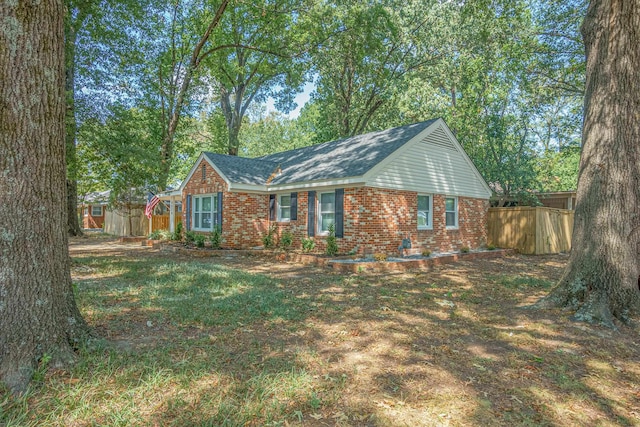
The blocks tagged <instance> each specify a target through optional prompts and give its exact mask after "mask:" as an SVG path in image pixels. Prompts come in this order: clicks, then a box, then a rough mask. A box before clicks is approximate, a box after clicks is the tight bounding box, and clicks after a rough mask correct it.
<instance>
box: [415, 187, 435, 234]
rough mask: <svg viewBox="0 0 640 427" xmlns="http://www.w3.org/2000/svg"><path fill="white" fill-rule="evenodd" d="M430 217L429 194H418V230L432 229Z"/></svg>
mask: <svg viewBox="0 0 640 427" xmlns="http://www.w3.org/2000/svg"><path fill="white" fill-rule="evenodd" d="M431 218H432V217H431V196H429V195H423V194H418V230H430V229H432V228H433V223H432V221H431Z"/></svg>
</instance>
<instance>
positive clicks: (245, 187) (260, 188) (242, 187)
mask: <svg viewBox="0 0 640 427" xmlns="http://www.w3.org/2000/svg"><path fill="white" fill-rule="evenodd" d="M229 191H238V192H244V193H266V192H267V191H269V190H268V188H267V186H266V185H257V184H240V183H236V182H234V183H229Z"/></svg>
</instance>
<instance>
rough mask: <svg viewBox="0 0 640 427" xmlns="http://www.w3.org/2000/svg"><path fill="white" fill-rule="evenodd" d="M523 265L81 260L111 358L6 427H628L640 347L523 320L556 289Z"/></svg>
mask: <svg viewBox="0 0 640 427" xmlns="http://www.w3.org/2000/svg"><path fill="white" fill-rule="evenodd" d="M523 259H525V258H522V257H521V258H514V259H513V260H511V261H508V262H503V263H501V262H499V261H483V262H478V263H473V262H469V263H462V264H460V265H459V266H451V267H448V268H447V269H442V270H438V271H435V272H431V273H426V274H425V273H416V274H399V275H363V276H358V275H349V276H341V275H337V274H333V273H328V272H327V270H322V269H314V268H309V267H300V266H295V265H289V266H286V268H284V269H282V268H281V269H280V270H278V269H277V268H280V267H282V265H275V264H270V263H269V262H265V263H264V264H263V265H259V263H256V264H254V266H253V270H255V271H263V272H264V273H261V274H255V273H249V272H246V271H242V270H239V269H237V268H232V267H230V266H222V265H218V264H216V263H215V260H214V261H213V262H201V261H199V262H195V261H185V262H175V261H173V260H170V259H163V258H146V259H135V258H102V257H84V258H75V262H74V264H75V266H76V267H77V268H78V270H79V271H81V272H83V274H84V276H83V277H84V278H82V279H81V280H77V281H76V284H77V288H78V299H79V303H80V306H81V307H82V309H83V312H84V313H85V315H86V316H87V317H88V318H89V319H90V321H91V323H92V324H94V325H97V326H98V327H99V329H100V330H101V331H104V332H105V336H107V338H108V339H110V340H111V342H112V343H115V344H113V345H109V346H106V347H99V348H96V349H93V350H91V351H88V352H87V353H86V354H85V355H84V357H83V358H82V359H81V360H82V361H81V363H80V365H79V366H78V367H77V368H76V369H74V371H73V372H72V373H71V374H60V376H59V377H57V376H53V377H51V378H48V379H46V380H45V381H44V383H43V384H42V389H41V393H40V396H38V397H36V398H33V399H32V400H31V401H30V402H31V403H30V404H29V405H27V406H28V408H27V409H25V408H24V407H21V408H20V407H15V408H14V407H12V408H10V409H11V410H10V411H9V412H5V413H6V414H8V416H9V417H13V418H12V419H18V418H19V417H20V416H22V418H21V419H22V420H25V419H32V420H36V422H34V423H33V425H35V424H37V423H40V424H42V423H46V422H49V423H51V424H56V423H57V424H86V423H88V422H89V420H90V421H91V422H92V423H96V424H102V425H106V424H113V425H117V424H119V425H230V426H231V425H233V426H235V425H282V424H284V423H285V421H286V422H287V423H288V424H290V425H295V424H298V425H327V424H328V425H478V426H480V425H570V424H573V425H588V424H592V425H593V424H603V425H606V424H610V425H633V424H634V423H635V422H637V421H638V420H637V419H634V418H633V416H632V415H631V412H632V411H631V407H632V406H633V405H634V401H633V397H630V396H629V393H628V392H625V391H624V390H625V387H628V386H629V384H637V383H638V382H639V380H640V378H639V375H640V373H638V372H637V370H634V368H633V361H634V360H637V359H638V358H639V354H638V349H637V345H636V346H635V347H634V346H633V344H632V341H633V339H635V338H633V337H631V339H623V337H607V336H599V335H596V334H594V333H592V332H591V331H585V330H583V329H581V328H579V327H576V326H575V325H573V324H570V323H568V322H566V320H564V318H563V315H562V313H560V312H556V311H549V312H533V311H523V310H519V309H518V308H517V305H519V304H522V303H523V301H524V300H525V299H526V298H528V297H531V296H534V295H537V294H539V293H540V292H544V291H545V290H546V288H547V287H548V286H549V284H551V283H553V281H554V277H553V276H548V275H547V276H545V277H537V276H536V274H538V273H535V272H534V273H530V272H527V273H526V274H525V273H523V271H526V267H527V265H519V264H523V262H521V261H522V260H523ZM276 267H277V268H276ZM285 273H286V274H285ZM540 274H541V273H540ZM147 322H150V323H147ZM148 325H151V326H148ZM604 333H605V332H604V331H603V334H604ZM18 406H19V405H18ZM25 411H27V413H28V414H29V416H24V414H25ZM8 424H11V423H8ZM25 425H28V423H27V424H25Z"/></svg>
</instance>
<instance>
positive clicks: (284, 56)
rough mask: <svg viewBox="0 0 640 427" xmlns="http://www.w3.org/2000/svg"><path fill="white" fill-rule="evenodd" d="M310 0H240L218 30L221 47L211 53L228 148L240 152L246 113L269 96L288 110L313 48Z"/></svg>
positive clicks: (232, 5) (211, 64) (209, 64)
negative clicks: (307, 53) (308, 25)
mask: <svg viewBox="0 0 640 427" xmlns="http://www.w3.org/2000/svg"><path fill="white" fill-rule="evenodd" d="M304 6H305V4H304V2H300V1H295V0H278V1H262V2H234V3H233V4H231V5H230V6H229V9H228V11H227V13H226V14H225V16H224V17H223V19H222V22H221V25H220V28H218V31H217V32H216V41H217V43H219V44H220V45H221V46H226V48H224V49H218V50H216V51H215V52H213V53H212V54H211V56H210V57H209V58H207V66H208V68H209V74H210V76H211V78H212V80H213V82H214V86H215V91H216V97H217V100H218V102H219V105H220V111H221V113H222V115H223V117H224V119H225V124H226V128H227V137H228V141H227V146H226V150H225V151H226V152H227V153H228V154H230V155H238V153H239V149H240V142H239V134H240V129H241V126H242V124H243V119H244V117H245V115H246V114H247V112H248V108H249V107H250V106H251V105H252V104H253V103H263V102H265V101H266V99H267V98H268V97H273V98H275V99H276V101H277V105H278V107H279V108H280V109H281V110H283V111H288V110H289V109H290V108H292V107H293V106H294V105H293V95H294V93H295V92H296V91H297V90H298V89H299V88H300V86H301V85H302V83H303V81H304V80H303V77H304V74H305V71H306V68H307V64H306V63H305V62H304V61H303V58H304V53H305V51H306V50H307V49H308V43H309V38H308V37H307V36H306V34H307V32H306V30H305V28H304V27H305V23H306V21H305V19H303V17H304V16H305V14H304V11H305V10H304Z"/></svg>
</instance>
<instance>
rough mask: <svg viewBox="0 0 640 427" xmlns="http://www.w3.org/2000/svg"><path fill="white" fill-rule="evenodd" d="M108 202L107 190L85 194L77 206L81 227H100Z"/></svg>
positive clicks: (102, 223)
mask: <svg viewBox="0 0 640 427" xmlns="http://www.w3.org/2000/svg"><path fill="white" fill-rule="evenodd" d="M108 204H109V191H100V192H95V193H90V194H87V195H86V196H85V197H84V198H83V200H82V202H81V203H80V206H79V212H80V224H82V228H85V229H87V228H102V227H103V226H104V216H105V213H106V210H107V205H108Z"/></svg>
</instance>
